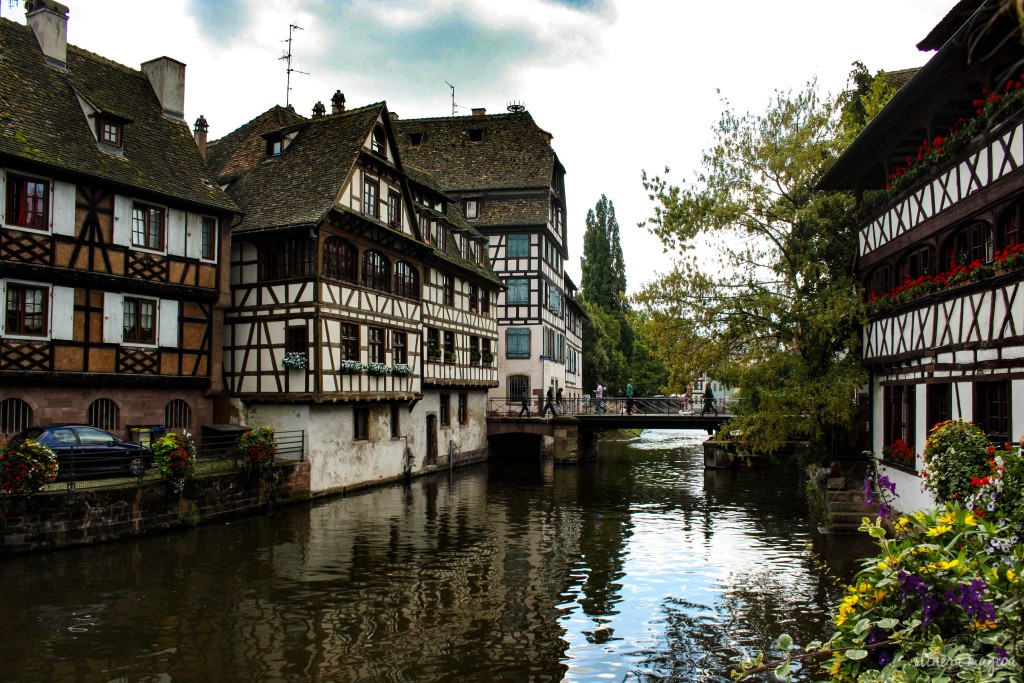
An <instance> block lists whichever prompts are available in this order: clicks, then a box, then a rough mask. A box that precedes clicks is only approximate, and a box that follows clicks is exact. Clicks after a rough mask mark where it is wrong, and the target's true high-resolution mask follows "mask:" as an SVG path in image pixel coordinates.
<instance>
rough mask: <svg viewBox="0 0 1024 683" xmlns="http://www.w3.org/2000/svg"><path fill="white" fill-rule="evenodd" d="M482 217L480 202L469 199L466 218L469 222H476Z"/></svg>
mask: <svg viewBox="0 0 1024 683" xmlns="http://www.w3.org/2000/svg"><path fill="white" fill-rule="evenodd" d="M479 217H480V200H479V199H467V200H466V218H467V219H469V220H475V219H477V218H479Z"/></svg>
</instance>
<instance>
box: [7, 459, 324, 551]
mask: <svg viewBox="0 0 1024 683" xmlns="http://www.w3.org/2000/svg"><path fill="white" fill-rule="evenodd" d="M273 475H274V476H272V477H262V478H261V477H252V476H249V475H246V474H242V473H237V472H232V473H225V474H216V475H214V474H211V475H205V476H200V477H196V478H195V479H192V480H190V481H189V482H188V483H187V484H186V485H185V489H184V491H182V493H181V495H178V494H176V493H174V491H172V490H171V488H170V486H169V485H168V484H167V482H165V481H163V480H157V481H152V482H146V483H144V484H143V485H142V486H128V487H119V488H110V489H92V490H90V489H75V490H72V491H54V492H47V493H38V494H35V495H32V496H16V497H0V555H12V554H16V553H27V552H36V551H41V550H57V549H60V548H70V547H74V546H82V545H89V544H93V543H102V542H104V541H112V540H116V539H123V538H129V537H133V536H141V535H143V534H150V533H156V532H160V531H166V530H172V529H176V528H183V527H189V526H195V525H197V524H200V523H202V522H206V521H209V520H211V519H214V518H217V517H224V516H229V515H239V514H245V513H251V512H254V511H258V510H261V509H267V508H269V507H272V506H274V505H280V504H287V503H297V502H303V501H307V500H309V499H310V497H311V495H310V488H309V481H310V473H309V463H308V462H282V463H278V464H277V465H276V466H275V468H274V470H273Z"/></svg>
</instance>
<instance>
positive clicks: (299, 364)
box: [281, 351, 309, 370]
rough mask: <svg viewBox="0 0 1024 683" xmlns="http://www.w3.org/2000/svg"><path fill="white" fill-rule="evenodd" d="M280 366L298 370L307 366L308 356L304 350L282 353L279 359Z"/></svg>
mask: <svg viewBox="0 0 1024 683" xmlns="http://www.w3.org/2000/svg"><path fill="white" fill-rule="evenodd" d="M281 366H282V367H285V368H288V369H289V370H300V369H304V368H307V367H309V358H308V357H307V356H306V352H305V351H292V352H290V353H286V354H284V358H282V359H281Z"/></svg>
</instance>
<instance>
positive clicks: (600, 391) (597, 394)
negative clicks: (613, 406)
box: [594, 382, 607, 415]
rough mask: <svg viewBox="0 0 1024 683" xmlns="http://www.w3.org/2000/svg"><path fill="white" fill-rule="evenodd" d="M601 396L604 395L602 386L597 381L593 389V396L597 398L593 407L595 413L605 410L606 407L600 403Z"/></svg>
mask: <svg viewBox="0 0 1024 683" xmlns="http://www.w3.org/2000/svg"><path fill="white" fill-rule="evenodd" d="M602 397H604V387H603V386H601V383H600V382H598V383H597V388H596V389H594V398H595V399H597V405H596V406H595V407H594V413H596V414H597V415H600V414H601V413H603V412H604V411H606V410H607V408H605V407H604V406H603V405H601V398H602Z"/></svg>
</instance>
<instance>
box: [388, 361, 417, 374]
mask: <svg viewBox="0 0 1024 683" xmlns="http://www.w3.org/2000/svg"><path fill="white" fill-rule="evenodd" d="M412 372H413V370H412V366H411V365H407V364H406V363H397V364H396V365H394V366H393V367H392V368H391V374H392V375H396V376H398V377H411V376H412Z"/></svg>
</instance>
